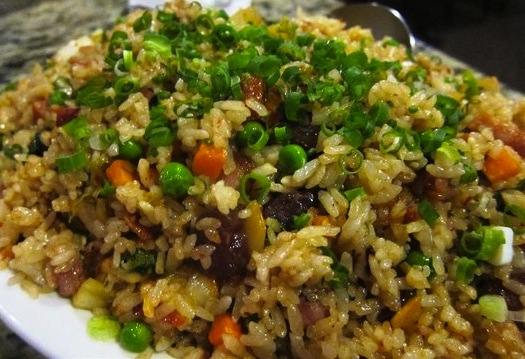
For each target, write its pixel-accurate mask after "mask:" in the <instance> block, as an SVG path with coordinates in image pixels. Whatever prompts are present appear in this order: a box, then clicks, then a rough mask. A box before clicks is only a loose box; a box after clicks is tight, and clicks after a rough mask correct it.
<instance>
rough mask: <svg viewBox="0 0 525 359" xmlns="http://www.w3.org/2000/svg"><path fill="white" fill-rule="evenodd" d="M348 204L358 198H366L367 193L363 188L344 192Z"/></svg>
mask: <svg viewBox="0 0 525 359" xmlns="http://www.w3.org/2000/svg"><path fill="white" fill-rule="evenodd" d="M343 194H344V196H345V197H346V199H347V200H348V202H352V201H353V200H354V199H356V198H357V197H361V196H365V195H366V192H365V189H364V188H363V187H356V188H352V189H349V190H346V191H344V192H343Z"/></svg>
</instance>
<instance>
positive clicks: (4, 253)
mask: <svg viewBox="0 0 525 359" xmlns="http://www.w3.org/2000/svg"><path fill="white" fill-rule="evenodd" d="M14 257H15V255H14V254H13V245H12V244H10V245H7V246H5V247H4V248H2V249H0V259H7V260H11V259H13V258H14Z"/></svg>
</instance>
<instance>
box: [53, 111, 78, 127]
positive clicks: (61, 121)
mask: <svg viewBox="0 0 525 359" xmlns="http://www.w3.org/2000/svg"><path fill="white" fill-rule="evenodd" d="M52 110H53V112H54V113H56V115H57V122H56V124H57V126H58V127H62V126H64V125H65V124H66V123H68V122H69V121H71V120H72V119H74V118H75V117H77V115H78V113H79V112H80V108H76V107H52Z"/></svg>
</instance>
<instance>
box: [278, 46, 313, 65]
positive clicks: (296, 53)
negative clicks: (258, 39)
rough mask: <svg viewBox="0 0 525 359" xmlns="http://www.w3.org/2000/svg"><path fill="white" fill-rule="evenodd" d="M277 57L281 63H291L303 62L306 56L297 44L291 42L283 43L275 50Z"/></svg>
mask: <svg viewBox="0 0 525 359" xmlns="http://www.w3.org/2000/svg"><path fill="white" fill-rule="evenodd" d="M277 56H279V57H280V58H281V60H283V62H292V61H300V60H303V59H304V58H305V56H306V54H305V52H304V50H303V49H302V48H301V46H299V45H298V44H296V43H294V42H292V41H284V42H283V43H282V44H281V45H279V47H278V48H277Z"/></svg>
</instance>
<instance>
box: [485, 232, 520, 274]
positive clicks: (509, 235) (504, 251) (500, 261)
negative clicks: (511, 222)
mask: <svg viewBox="0 0 525 359" xmlns="http://www.w3.org/2000/svg"><path fill="white" fill-rule="evenodd" d="M492 229H495V230H500V231H502V232H503V237H504V238H505V243H503V244H502V245H501V246H500V247H499V248H498V251H497V252H496V254H495V255H494V257H492V259H490V260H489V262H490V263H492V264H494V265H496V266H502V265H505V264H509V263H510V262H511V261H512V257H513V256H514V248H513V245H514V231H513V230H512V228H509V227H503V226H496V227H492Z"/></svg>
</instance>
